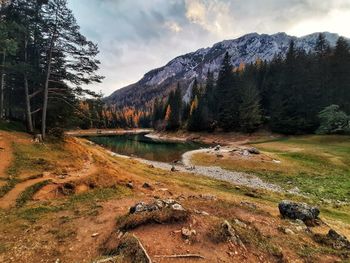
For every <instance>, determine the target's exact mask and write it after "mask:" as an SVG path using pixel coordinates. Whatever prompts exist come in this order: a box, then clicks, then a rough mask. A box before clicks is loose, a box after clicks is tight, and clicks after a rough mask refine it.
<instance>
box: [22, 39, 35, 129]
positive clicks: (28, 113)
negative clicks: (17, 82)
mask: <svg viewBox="0 0 350 263" xmlns="http://www.w3.org/2000/svg"><path fill="white" fill-rule="evenodd" d="M27 44H28V42H27V40H25V41H24V62H25V63H27V60H28V54H27ZM24 92H25V101H26V120H27V129H28V132H30V133H33V122H32V112H31V105H30V97H29V86H28V77H27V72H26V70H25V72H24Z"/></svg>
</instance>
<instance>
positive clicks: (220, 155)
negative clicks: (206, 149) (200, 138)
mask: <svg viewBox="0 0 350 263" xmlns="http://www.w3.org/2000/svg"><path fill="white" fill-rule="evenodd" d="M216 157H217V158H223V157H224V156H223V155H222V154H217V155H216Z"/></svg>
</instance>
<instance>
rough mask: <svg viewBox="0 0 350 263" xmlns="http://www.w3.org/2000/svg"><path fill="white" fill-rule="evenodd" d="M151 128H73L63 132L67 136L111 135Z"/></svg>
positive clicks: (137, 132) (140, 132)
mask: <svg viewBox="0 0 350 263" xmlns="http://www.w3.org/2000/svg"><path fill="white" fill-rule="evenodd" d="M152 132H153V130H152V129H131V130H115V129H110V130H106V129H90V130H73V131H67V132H65V135H67V136H74V137H84V136H113V135H125V134H142V133H152Z"/></svg>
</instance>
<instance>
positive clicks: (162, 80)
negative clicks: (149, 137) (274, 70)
mask: <svg viewBox="0 0 350 263" xmlns="http://www.w3.org/2000/svg"><path fill="white" fill-rule="evenodd" d="M320 33H323V34H324V35H325V37H326V39H327V40H328V42H329V43H330V45H331V46H332V47H334V46H335V44H336V41H337V39H338V37H339V35H338V34H336V33H329V32H316V33H312V34H309V35H305V36H302V37H295V36H290V35H288V34H286V33H285V32H278V33H275V34H272V35H269V34H258V33H249V34H246V35H243V36H241V37H239V38H236V39H228V40H223V41H221V42H218V43H215V44H214V45H213V46H212V47H207V48H200V49H198V50H196V51H194V52H190V53H187V54H184V55H180V56H177V57H175V58H174V59H172V60H170V61H169V62H168V63H167V64H166V65H164V66H162V67H159V68H155V69H153V70H150V71H148V72H147V73H146V74H145V75H144V76H143V77H142V78H141V79H140V80H139V81H138V82H136V83H133V84H131V85H128V86H126V87H124V88H121V89H118V90H116V91H115V92H113V93H112V94H111V95H110V96H108V97H106V98H105V101H106V102H107V103H108V104H115V105H117V106H120V107H122V106H135V107H145V106H149V105H150V102H151V101H153V99H154V98H156V97H166V96H167V95H168V94H169V92H170V90H172V89H173V88H174V87H175V85H176V84H177V83H178V82H179V83H180V84H181V86H182V92H183V94H184V100H187V99H188V97H189V95H190V92H191V83H192V82H193V80H194V78H197V79H198V81H199V82H203V81H205V79H206V74H207V72H208V70H210V71H212V72H213V73H214V75H217V74H218V71H219V68H220V65H221V62H222V59H223V56H224V54H225V53H226V52H228V53H229V54H230V56H231V63H232V65H233V66H234V67H238V66H239V64H241V63H244V64H249V63H252V62H255V61H256V60H257V59H261V60H266V61H271V60H272V59H273V58H274V57H275V56H276V55H278V54H281V55H285V54H286V52H287V50H288V47H289V43H290V41H291V40H294V41H295V46H296V47H297V48H300V49H303V50H305V51H306V52H310V51H311V50H312V49H313V48H314V46H315V44H316V40H317V37H318V35H319V34H320Z"/></svg>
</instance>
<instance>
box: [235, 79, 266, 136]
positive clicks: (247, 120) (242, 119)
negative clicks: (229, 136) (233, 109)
mask: <svg viewBox="0 0 350 263" xmlns="http://www.w3.org/2000/svg"><path fill="white" fill-rule="evenodd" d="M261 118H262V116H261V109H260V98H259V92H258V90H257V88H256V87H255V86H254V84H253V83H252V82H248V83H246V84H245V86H244V87H243V90H242V102H241V104H240V105H239V123H240V126H241V130H242V131H243V132H248V133H251V132H253V131H255V130H256V129H257V128H258V127H259V125H260V124H261Z"/></svg>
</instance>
